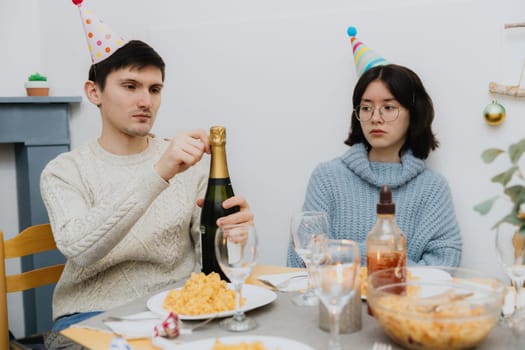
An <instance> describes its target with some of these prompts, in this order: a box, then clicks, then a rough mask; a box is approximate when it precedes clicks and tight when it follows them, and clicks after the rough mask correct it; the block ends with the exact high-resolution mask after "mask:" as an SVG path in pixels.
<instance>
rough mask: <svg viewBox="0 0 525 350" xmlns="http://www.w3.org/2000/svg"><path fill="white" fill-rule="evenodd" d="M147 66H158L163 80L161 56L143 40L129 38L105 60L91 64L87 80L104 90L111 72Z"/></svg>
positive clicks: (163, 69) (163, 67)
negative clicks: (129, 39)
mask: <svg viewBox="0 0 525 350" xmlns="http://www.w3.org/2000/svg"><path fill="white" fill-rule="evenodd" d="M147 66H153V67H157V68H159V69H160V71H161V73H162V81H164V76H165V64H164V60H162V57H160V55H159V54H158V53H157V52H156V51H155V50H153V48H152V47H151V46H149V45H148V44H146V43H145V42H143V41H140V40H131V41H129V42H127V43H126V44H125V45H124V46H122V47H120V48H119V49H118V50H117V51H115V52H114V53H113V54H112V55H111V56H109V57H108V58H106V59H105V60H103V61H100V62H98V63H95V64H93V65H92V66H91V68H90V69H89V80H91V81H93V82H95V83H97V84H98V86H100V89H101V90H104V87H105V86H106V78H107V76H108V75H109V74H110V73H111V72H114V71H116V70H119V69H121V68H125V67H131V68H138V69H142V68H144V67H147Z"/></svg>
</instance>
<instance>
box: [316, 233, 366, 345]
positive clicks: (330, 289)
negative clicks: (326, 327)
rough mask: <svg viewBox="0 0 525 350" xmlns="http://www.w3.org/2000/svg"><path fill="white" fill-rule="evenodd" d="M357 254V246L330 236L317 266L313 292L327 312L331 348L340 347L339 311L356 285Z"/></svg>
mask: <svg viewBox="0 0 525 350" xmlns="http://www.w3.org/2000/svg"><path fill="white" fill-rule="evenodd" d="M359 272H360V255H359V247H358V245H357V244H356V243H355V242H354V241H352V240H348V239H329V240H327V242H326V244H325V257H324V259H323V260H322V261H321V263H320V265H319V267H318V274H319V285H318V287H317V288H316V292H317V294H318V295H319V298H320V299H321V302H322V303H323V304H324V306H326V308H327V310H328V312H329V314H330V341H329V342H328V346H329V349H330V350H340V349H341V343H340V341H339V319H340V315H341V310H342V309H343V308H344V306H345V305H346V304H347V303H348V302H349V300H350V299H351V298H352V297H353V296H354V294H355V292H356V288H358V287H359V283H358V282H357V281H358V278H360V277H359V275H360V273H359Z"/></svg>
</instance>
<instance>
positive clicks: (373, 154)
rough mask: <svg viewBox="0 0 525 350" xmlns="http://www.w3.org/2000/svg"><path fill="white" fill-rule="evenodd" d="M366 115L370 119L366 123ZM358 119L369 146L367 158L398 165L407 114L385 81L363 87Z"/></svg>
mask: <svg viewBox="0 0 525 350" xmlns="http://www.w3.org/2000/svg"><path fill="white" fill-rule="evenodd" d="M363 106H364V108H363ZM370 113H372V115H371V117H370ZM397 113H399V114H397ZM396 114H397V118H395V115H396ZM365 116H368V118H370V119H368V120H365V119H367V118H365ZM392 116H394V118H395V119H394V118H392ZM385 119H387V120H385ZM390 119H394V120H390ZM360 120H361V121H360V123H361V128H362V129H363V134H364V136H365V138H366V140H367V141H368V143H369V144H370V146H371V149H370V152H369V153H368V159H369V160H370V161H375V162H389V163H391V162H399V161H400V158H399V150H400V149H401V147H402V146H403V144H404V143H405V139H406V134H407V130H408V125H409V123H410V114H409V111H408V110H407V109H406V108H405V107H403V106H402V105H401V104H400V103H399V102H398V101H397V100H396V99H395V97H394V95H392V93H391V92H390V90H389V89H388V88H387V86H386V85H385V83H384V82H382V81H380V80H375V81H373V82H371V83H370V84H369V85H368V87H367V88H366V90H365V92H364V93H363V96H362V98H361V102H360Z"/></svg>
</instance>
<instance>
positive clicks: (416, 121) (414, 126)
mask: <svg viewBox="0 0 525 350" xmlns="http://www.w3.org/2000/svg"><path fill="white" fill-rule="evenodd" d="M378 80H379V81H381V82H383V83H385V85H386V86H387V88H388V90H390V92H391V93H392V95H394V97H395V99H396V100H397V101H398V102H399V103H400V104H401V105H402V106H403V107H405V108H406V109H408V111H409V113H410V122H409V125H408V130H407V135H406V140H405V143H404V144H403V146H402V147H401V150H400V151H399V156H400V157H401V155H402V154H403V153H404V152H405V151H406V150H411V151H412V153H413V155H414V156H415V157H417V158H420V159H426V158H427V157H428V154H429V153H430V151H433V150H434V149H436V148H437V147H438V146H439V142H438V141H437V139H436V137H435V135H434V133H433V132H432V121H433V120H434V106H433V104H432V99H431V98H430V96H429V95H428V93H427V92H426V90H425V87H424V86H423V83H422V82H421V79H419V77H418V76H417V74H416V73H414V72H413V71H411V70H410V69H408V68H406V67H403V66H399V65H396V64H388V65H385V66H377V67H374V68H371V69H369V70H368V71H366V72H365V73H364V74H363V75H362V76H361V78H359V81H358V82H357V84H356V86H355V88H354V95H353V97H352V103H353V106H354V108H355V107H357V106H358V105H359V104H360V103H361V99H362V98H363V94H364V93H365V90H366V88H367V87H368V85H369V84H370V83H371V82H373V81H378ZM356 143H363V144H364V145H365V147H366V149H367V150H370V148H371V146H370V144H369V143H368V141H367V140H366V138H365V136H364V135H363V129H361V123H360V122H359V120H357V116H356V112H355V110H354V111H353V112H352V122H351V125H350V133H349V134H348V138H347V139H346V140H345V144H347V145H349V146H352V145H354V144H356Z"/></svg>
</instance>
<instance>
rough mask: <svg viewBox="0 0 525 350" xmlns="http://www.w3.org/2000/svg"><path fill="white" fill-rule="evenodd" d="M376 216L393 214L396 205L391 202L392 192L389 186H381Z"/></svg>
mask: <svg viewBox="0 0 525 350" xmlns="http://www.w3.org/2000/svg"><path fill="white" fill-rule="evenodd" d="M377 213H378V214H395V213H396V205H395V204H394V202H392V190H391V189H390V186H387V185H385V186H381V190H380V191H379V203H377Z"/></svg>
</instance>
